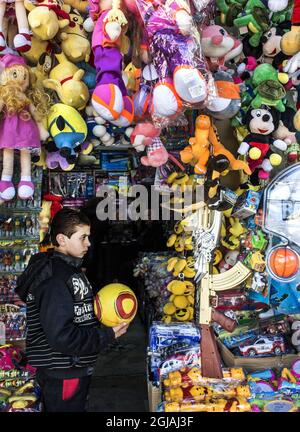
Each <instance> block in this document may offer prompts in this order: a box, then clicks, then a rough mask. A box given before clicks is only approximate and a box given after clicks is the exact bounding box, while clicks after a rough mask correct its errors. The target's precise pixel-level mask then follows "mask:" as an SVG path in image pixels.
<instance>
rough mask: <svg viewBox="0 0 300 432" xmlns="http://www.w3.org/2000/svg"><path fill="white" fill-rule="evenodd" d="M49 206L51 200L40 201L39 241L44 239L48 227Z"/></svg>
mask: <svg viewBox="0 0 300 432" xmlns="http://www.w3.org/2000/svg"><path fill="white" fill-rule="evenodd" d="M51 206H52V201H46V200H43V201H42V210H41V212H40V214H39V224H40V243H42V241H43V240H44V238H45V236H46V234H47V232H48V229H49V222H50V218H51Z"/></svg>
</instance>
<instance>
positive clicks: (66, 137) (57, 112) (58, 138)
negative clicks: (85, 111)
mask: <svg viewBox="0 0 300 432" xmlns="http://www.w3.org/2000/svg"><path fill="white" fill-rule="evenodd" d="M47 121H48V130H49V132H50V135H51V137H52V138H53V141H54V143H55V147H56V148H55V149H54V150H56V149H57V150H59V153H60V155H61V156H62V157H63V158H66V160H67V162H68V163H70V164H73V163H75V161H76V157H77V155H76V151H75V150H76V149H78V147H79V146H80V144H82V143H83V142H84V141H85V139H86V137H87V125H86V123H85V121H84V119H83V118H82V117H81V115H80V114H79V112H78V111H77V110H76V109H75V108H72V107H71V106H68V105H64V104H61V103H58V104H55V105H52V107H51V109H50V111H49V114H48V119H47ZM48 148H49V147H48Z"/></svg>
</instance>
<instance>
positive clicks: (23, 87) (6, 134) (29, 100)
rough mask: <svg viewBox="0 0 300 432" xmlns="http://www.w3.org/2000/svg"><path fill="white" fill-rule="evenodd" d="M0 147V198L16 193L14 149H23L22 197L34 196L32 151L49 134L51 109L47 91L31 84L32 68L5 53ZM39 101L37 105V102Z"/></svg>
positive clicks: (0, 97)
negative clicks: (46, 125) (46, 122)
mask: <svg viewBox="0 0 300 432" xmlns="http://www.w3.org/2000/svg"><path fill="white" fill-rule="evenodd" d="M1 69H2V74H1V76H0V83H1V85H0V111H1V112H2V119H1V123H0V148H1V149H3V169H2V175H1V181H0V197H1V199H2V200H4V201H9V200H11V199H13V197H14V196H15V188H14V185H13V183H12V176H13V170H14V151H15V150H20V164H21V173H20V182H19V184H18V195H19V197H20V198H21V199H28V198H30V197H32V195H33V192H34V185H33V183H32V181H31V150H37V149H40V147H41V140H42V141H44V140H46V139H47V138H48V136H49V134H48V132H47V130H46V129H45V128H44V126H43V124H42V119H43V118H45V116H46V115H47V111H48V103H47V99H46V96H45V94H43V93H41V92H40V91H39V90H38V89H36V88H33V87H32V83H31V77H30V71H29V68H28V67H27V66H26V64H25V61H24V59H23V58H22V57H19V56H16V55H12V54H6V55H5V56H3V57H2V59H1V62H0V70H1ZM35 104H36V105H35Z"/></svg>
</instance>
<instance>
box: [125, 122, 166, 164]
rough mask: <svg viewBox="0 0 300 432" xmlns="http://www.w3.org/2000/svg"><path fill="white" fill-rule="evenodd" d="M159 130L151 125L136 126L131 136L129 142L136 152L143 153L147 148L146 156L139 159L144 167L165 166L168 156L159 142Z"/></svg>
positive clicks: (141, 124)
mask: <svg viewBox="0 0 300 432" xmlns="http://www.w3.org/2000/svg"><path fill="white" fill-rule="evenodd" d="M160 133H161V129H160V128H157V127H155V126H153V124H151V123H140V124H138V125H137V126H136V127H135V128H134V130H133V132H132V134H131V136H130V141H131V144H132V145H133V147H135V149H136V150H137V151H144V150H145V147H147V156H142V157H141V163H142V164H143V165H145V166H152V167H159V166H161V165H163V164H165V163H166V162H167V160H168V158H169V154H168V152H167V150H166V149H165V147H164V145H163V143H162V142H161V140H160V138H159V135H160Z"/></svg>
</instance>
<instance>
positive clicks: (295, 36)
mask: <svg viewBox="0 0 300 432" xmlns="http://www.w3.org/2000/svg"><path fill="white" fill-rule="evenodd" d="M291 24H292V26H291V30H290V31H289V32H287V33H286V34H285V35H284V36H283V37H282V39H281V49H282V52H283V53H284V54H286V55H288V56H294V55H296V56H297V53H298V54H299V52H300V0H294V8H293V13H292V18H291Z"/></svg>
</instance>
